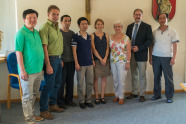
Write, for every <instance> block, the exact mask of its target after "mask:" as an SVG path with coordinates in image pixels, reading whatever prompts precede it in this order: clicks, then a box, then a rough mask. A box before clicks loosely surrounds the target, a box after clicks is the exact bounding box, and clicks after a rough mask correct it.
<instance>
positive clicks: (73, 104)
mask: <svg viewBox="0 0 186 124" xmlns="http://www.w3.org/2000/svg"><path fill="white" fill-rule="evenodd" d="M65 104H66V105H69V106H72V107H75V106H76V103H74V102H73V101H70V102H66V103H65Z"/></svg>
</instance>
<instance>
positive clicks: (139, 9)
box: [133, 8, 143, 14]
mask: <svg viewBox="0 0 186 124" xmlns="http://www.w3.org/2000/svg"><path fill="white" fill-rule="evenodd" d="M136 11H141V13H142V14H143V10H142V9H139V8H138V9H135V10H134V12H133V14H135V12H136Z"/></svg>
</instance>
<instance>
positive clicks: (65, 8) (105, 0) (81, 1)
mask: <svg viewBox="0 0 186 124" xmlns="http://www.w3.org/2000/svg"><path fill="white" fill-rule="evenodd" d="M134 3H135V4H134ZM51 4H54V5H57V6H58V7H59V8H60V9H61V12H60V16H61V15H63V14H69V15H70V16H71V17H72V25H71V29H72V30H74V31H75V32H77V31H78V28H77V23H76V21H77V19H78V18H79V17H81V16H84V15H85V0H32V2H31V1H30V0H17V6H18V7H17V8H18V10H17V12H18V28H21V27H22V25H23V24H24V23H23V20H22V12H23V11H24V10H25V9H28V8H32V9H35V10H37V11H38V12H39V18H38V24H37V26H36V29H39V27H40V26H41V25H42V24H43V23H44V22H45V21H46V19H47V7H48V6H49V5H51ZM184 5H186V1H185V0H177V4H176V14H175V17H174V18H173V20H172V21H171V22H169V26H170V27H172V28H174V29H176V31H177V32H178V34H179V37H180V43H179V44H178V54H177V58H176V60H177V61H176V65H174V68H173V70H174V84H175V89H176V90H179V89H181V88H180V86H179V83H181V82H184V77H185V40H186V38H185V34H186V28H185V24H184V22H185V21H186V17H185V16H184V14H185V13H184V11H185V10H186V9H185V6H184ZM135 8H141V9H142V10H143V11H144V15H143V16H144V17H143V21H144V22H147V23H149V24H151V26H152V29H153V30H155V29H156V28H157V27H158V26H159V24H158V23H157V22H156V21H155V20H154V18H153V17H152V0H114V1H113V0H91V25H90V26H89V29H88V33H92V32H93V31H95V29H94V25H93V24H94V21H95V20H96V19H97V18H102V19H103V20H104V21H105V28H104V31H105V32H106V33H108V34H109V35H110V34H112V33H114V30H113V23H114V21H115V20H122V21H123V24H124V31H123V32H125V30H126V27H127V25H128V24H130V23H132V22H133V17H132V15H133V10H134V9H135ZM7 75H8V72H7V68H6V64H5V63H3V64H2V63H1V64H0V79H1V80H0V88H1V90H0V100H2V99H6V92H7V85H6V84H7ZM107 81H108V85H107V88H106V93H113V79H112V76H109V77H108V79H107ZM162 82H163V88H162V89H163V90H164V79H163V80H162ZM76 84H77V81H76V78H75V87H74V90H75V92H74V93H75V94H74V95H76V94H77V90H76V89H77V87H76ZM152 90H153V73H152V67H151V66H150V65H149V64H148V66H147V91H152ZM130 91H131V81H130V72H129V73H128V77H127V81H126V92H130ZM12 95H13V98H14V99H16V98H19V92H18V91H13V92H12Z"/></svg>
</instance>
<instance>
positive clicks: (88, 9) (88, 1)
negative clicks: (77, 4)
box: [85, 0, 91, 25]
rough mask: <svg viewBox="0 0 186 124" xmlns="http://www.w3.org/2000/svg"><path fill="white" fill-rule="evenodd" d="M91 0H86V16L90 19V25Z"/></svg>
mask: <svg viewBox="0 0 186 124" xmlns="http://www.w3.org/2000/svg"><path fill="white" fill-rule="evenodd" d="M90 5H91V4H90V0H85V17H86V18H87V19H88V21H89V25H90V10H91V8H90Z"/></svg>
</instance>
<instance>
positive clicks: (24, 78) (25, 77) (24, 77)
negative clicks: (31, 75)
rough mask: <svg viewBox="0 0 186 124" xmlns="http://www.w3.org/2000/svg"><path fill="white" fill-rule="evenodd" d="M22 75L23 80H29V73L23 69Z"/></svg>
mask: <svg viewBox="0 0 186 124" xmlns="http://www.w3.org/2000/svg"><path fill="white" fill-rule="evenodd" d="M20 77H21V79H22V80H24V81H27V80H28V74H27V73H26V71H25V70H24V71H21V74H20Z"/></svg>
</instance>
